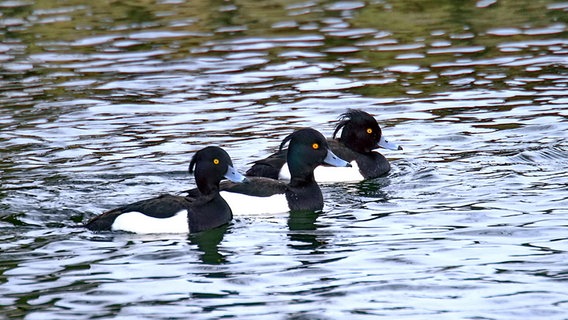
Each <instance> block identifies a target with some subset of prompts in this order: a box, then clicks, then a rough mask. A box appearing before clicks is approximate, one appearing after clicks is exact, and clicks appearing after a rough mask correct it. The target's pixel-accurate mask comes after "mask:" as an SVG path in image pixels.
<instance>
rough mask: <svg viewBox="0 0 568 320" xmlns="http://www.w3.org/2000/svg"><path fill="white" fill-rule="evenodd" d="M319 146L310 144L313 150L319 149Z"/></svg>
mask: <svg viewBox="0 0 568 320" xmlns="http://www.w3.org/2000/svg"><path fill="white" fill-rule="evenodd" d="M319 147H320V145H319V144H317V143H314V144H312V148H314V150H317V149H319Z"/></svg>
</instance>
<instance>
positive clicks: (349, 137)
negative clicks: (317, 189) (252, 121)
mask: <svg viewBox="0 0 568 320" xmlns="http://www.w3.org/2000/svg"><path fill="white" fill-rule="evenodd" d="M340 130H341V135H340V137H338V138H336V136H337V134H338V132H339V131H340ZM327 142H328V145H329V147H330V149H331V150H332V151H333V153H335V154H336V155H337V156H339V157H340V158H342V159H344V160H346V161H348V162H349V163H350V164H351V167H348V168H347V167H329V166H318V167H317V168H316V169H315V171H314V174H315V179H316V181H317V182H320V183H335V182H357V181H363V180H368V179H374V178H378V177H381V176H384V175H386V174H387V173H388V172H389V171H390V170H391V166H390V163H389V161H388V160H387V159H386V158H385V156H383V155H382V154H381V153H379V152H378V151H376V149H378V148H385V149H390V150H402V147H401V146H399V145H397V144H395V143H392V142H389V141H388V140H387V139H386V138H385V137H384V136H383V134H382V130H381V127H380V126H379V124H378V123H377V120H375V118H374V117H373V116H371V115H370V114H369V113H367V112H365V111H362V110H359V109H348V110H347V111H346V112H345V113H343V114H341V115H340V116H339V122H338V123H337V125H336V126H335V130H334V132H333V136H332V139H329V140H328V141H327ZM245 175H246V176H247V177H268V178H272V179H282V180H289V179H290V171H289V168H288V163H287V159H286V150H285V149H281V150H279V151H278V152H276V153H274V154H272V155H270V156H268V157H267V158H264V159H261V160H257V161H255V162H253V165H252V167H251V168H250V169H248V170H247V171H246V172H245Z"/></svg>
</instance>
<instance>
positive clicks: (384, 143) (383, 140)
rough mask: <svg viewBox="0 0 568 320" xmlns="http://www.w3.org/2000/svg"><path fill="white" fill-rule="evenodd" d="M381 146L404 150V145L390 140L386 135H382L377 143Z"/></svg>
mask: <svg viewBox="0 0 568 320" xmlns="http://www.w3.org/2000/svg"><path fill="white" fill-rule="evenodd" d="M377 145H378V146H379V147H381V148H385V149H390V150H402V147H401V146H399V145H398V144H396V143H392V142H388V141H387V140H386V139H385V137H381V140H379V143H378V144H377Z"/></svg>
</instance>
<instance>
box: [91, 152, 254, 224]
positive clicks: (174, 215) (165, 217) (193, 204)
mask: <svg viewBox="0 0 568 320" xmlns="http://www.w3.org/2000/svg"><path fill="white" fill-rule="evenodd" d="M194 168H195V181H196V183H197V189H196V190H195V192H194V194H193V195H192V196H186V197H182V196H176V195H169V194H166V195H161V196H158V197H156V198H151V199H147V200H142V201H138V202H134V203H131V204H128V205H125V206H122V207H119V208H116V209H113V210H110V211H107V212H105V213H103V214H101V215H99V216H96V217H95V218H93V219H91V220H90V221H89V222H88V223H87V224H86V225H85V227H86V228H87V229H90V230H93V231H114V230H120V231H128V232H134V233H188V232H190V233H194V232H200V231H204V230H208V229H212V228H216V227H219V226H221V225H224V224H227V223H228V222H229V221H231V219H232V218H233V214H232V211H231V208H230V206H229V205H228V204H227V202H226V201H225V200H224V199H223V198H222V197H221V196H220V195H219V183H220V181H221V179H223V178H227V179H230V180H232V181H235V182H243V181H245V177H244V176H243V175H241V174H240V173H238V172H237V171H236V170H235V169H234V168H233V164H232V161H231V158H230V157H229V155H228V154H227V153H226V152H225V151H224V150H223V149H221V148H218V147H207V148H204V149H202V150H200V151H198V152H197V153H196V154H195V156H194V157H193V159H192V160H191V163H190V167H189V171H190V173H192V172H193V171H194Z"/></svg>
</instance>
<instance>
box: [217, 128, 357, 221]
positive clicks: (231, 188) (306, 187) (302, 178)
mask: <svg viewBox="0 0 568 320" xmlns="http://www.w3.org/2000/svg"><path fill="white" fill-rule="evenodd" d="M287 143H288V148H286V149H284V146H285V145H286V144H287ZM283 150H285V151H283ZM280 151H281V152H283V153H284V154H285V156H286V161H287V163H288V166H289V168H290V180H289V181H283V180H276V179H271V178H267V177H247V182H245V183H242V184H238V183H233V182H229V181H224V182H223V183H222V184H221V186H220V189H221V191H220V194H221V196H222V197H223V198H224V199H225V201H227V203H228V204H229V206H230V207H231V209H232V210H233V213H234V214H235V216H242V215H256V214H259V215H260V214H277V213H286V212H300V211H311V212H319V211H321V210H322V209H323V207H324V201H323V195H322V192H321V189H320V187H319V185H318V184H317V182H316V180H315V178H314V169H315V168H316V167H317V166H319V165H322V164H324V163H325V164H327V165H331V166H337V167H348V166H350V164H349V162H347V161H345V160H343V159H341V158H340V157H338V156H337V155H335V154H334V153H333V152H332V151H331V150H330V148H329V145H328V143H327V140H326V139H325V137H324V136H323V135H322V134H321V133H320V132H319V131H317V130H315V129H312V128H301V129H299V130H296V131H294V132H293V133H291V134H290V135H288V136H286V137H285V138H284V139H283V140H282V143H281V144H280Z"/></svg>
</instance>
